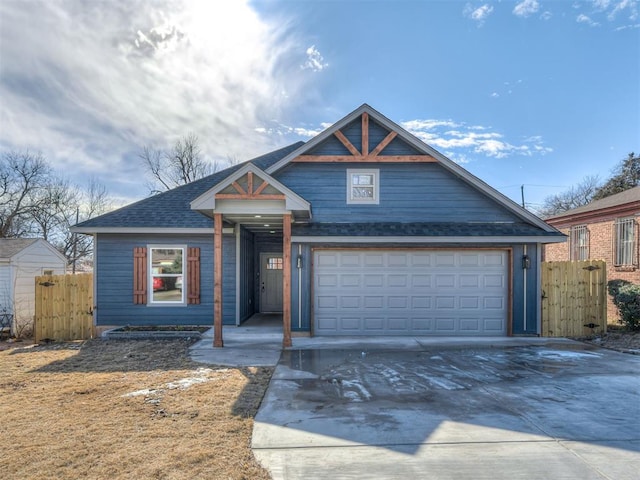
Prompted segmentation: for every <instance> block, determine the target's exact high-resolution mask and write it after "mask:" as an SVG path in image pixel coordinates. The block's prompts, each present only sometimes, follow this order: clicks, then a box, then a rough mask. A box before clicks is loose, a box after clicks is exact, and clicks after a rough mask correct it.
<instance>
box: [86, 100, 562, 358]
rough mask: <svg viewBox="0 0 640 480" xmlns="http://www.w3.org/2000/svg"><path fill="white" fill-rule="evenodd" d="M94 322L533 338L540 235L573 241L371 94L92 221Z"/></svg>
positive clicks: (218, 336)
mask: <svg viewBox="0 0 640 480" xmlns="http://www.w3.org/2000/svg"><path fill="white" fill-rule="evenodd" d="M74 231H76V232H80V233H86V234H91V235H93V236H94V238H95V247H96V251H95V264H94V267H95V272H96V278H97V284H96V294H97V309H96V311H95V315H96V324H97V326H107V325H109V326H111V325H127V324H176V323H184V324H211V323H212V322H213V323H214V326H215V329H214V332H215V334H214V345H216V346H222V344H223V338H222V328H223V327H222V325H230V326H232V325H240V324H241V323H242V322H244V321H245V320H247V319H248V318H249V317H251V316H252V315H254V314H255V313H258V312H281V314H282V318H283V336H284V345H285V346H288V345H291V336H292V335H293V336H296V335H326V336H330V335H409V334H410V335H536V334H539V333H540V291H539V290H540V287H539V278H540V257H541V250H542V245H543V244H545V243H548V242H561V241H564V240H565V236H564V235H562V234H561V233H560V232H559V231H557V230H556V229H555V228H553V227H551V226H549V225H548V224H546V223H545V222H544V221H542V220H540V219H539V218H538V217H536V216H535V215H533V214H531V213H530V212H528V211H526V210H524V209H522V208H520V207H519V206H518V205H517V204H516V203H514V202H512V201H511V200H509V199H508V198H506V197H505V196H503V195H502V194H500V193H499V192H497V191H496V190H494V189H493V188H491V187H490V186H489V185H487V184H486V183H484V182H483V181H481V180H479V179H478V178H476V177H474V176H473V175H471V174H470V173H469V172H467V171H466V170H465V169H463V168H462V167H460V166H459V165H457V164H455V163H454V162H452V161H451V160H449V159H448V158H446V157H445V156H444V155H442V154H441V153H439V152H437V151H436V150H434V149H433V148H431V147H430V146H428V145H426V144H425V143H423V142H422V141H420V140H419V139H418V138H416V137H415V136H413V135H411V134H409V133H408V132H407V131H405V130H404V129H402V128H401V127H400V126H398V125H397V124H396V123H394V122H392V121H391V120H389V119H388V118H386V117H385V116H383V115H382V114H380V113H379V112H377V111H376V110H374V109H373V108H371V107H370V106H368V105H366V104H365V105H362V106H361V107H360V108H358V109H357V110H355V111H353V112H352V113H350V114H349V115H347V116H346V117H344V118H343V119H342V120H340V121H338V122H337V123H335V124H334V125H333V126H331V127H330V128H328V129H326V130H325V131H324V132H322V133H320V134H319V135H318V136H316V137H315V138H313V139H311V140H310V141H308V142H307V143H302V142H298V143H295V144H293V145H290V146H288V147H285V148H281V149H280V150H276V151H274V152H271V153H268V154H266V155H263V156H261V157H258V158H254V159H253V160H250V161H248V162H245V163H242V164H239V165H235V166H233V167H230V168H228V169H226V170H224V171H221V172H218V173H215V174H213V175H211V176H209V177H206V178H203V179H200V180H197V181H195V182H192V183H190V184H188V185H184V186H181V187H178V188H175V189H173V190H171V191H168V192H165V193H162V194H159V195H156V196H153V197H150V198H146V199H144V200H141V201H139V202H137V203H134V204H132V205H129V206H126V207H123V208H121V209H119V210H116V211H113V212H111V213H108V214H105V215H102V216H100V217H96V218H94V219H91V220H88V221H86V222H83V223H80V224H79V225H77V226H76V227H75V228H74Z"/></svg>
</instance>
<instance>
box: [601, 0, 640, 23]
mask: <svg viewBox="0 0 640 480" xmlns="http://www.w3.org/2000/svg"><path fill="white" fill-rule="evenodd" d="M625 11H627V12H628V17H627V18H628V19H629V20H637V18H638V1H637V0H621V1H619V2H615V3H614V6H613V10H612V11H611V12H610V13H609V15H608V18H609V20H614V19H615V18H616V16H617V15H618V14H619V13H622V12H625Z"/></svg>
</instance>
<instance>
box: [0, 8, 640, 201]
mask: <svg viewBox="0 0 640 480" xmlns="http://www.w3.org/2000/svg"><path fill="white" fill-rule="evenodd" d="M34 12H37V15H35V14H34ZM639 78H640V1H637V0H595V1H580V2H579V1H542V0H537V1H536V0H524V1H498V2H483V1H480V2H475V1H473V2H472V1H468V2H467V1H461V2H458V1H347V0H345V1H337V0H336V1H304V2H303V1H277V0H272V1H268V0H260V1H252V2H248V1H234V2H211V1H168V0H167V1H162V0H155V1H122V2H118V1H97V0H94V1H81V0H66V1H44V2H37V1H30V0H20V1H16V0H0V148H1V149H2V150H3V151H6V150H25V149H28V150H30V151H39V152H42V153H43V155H44V156H45V157H46V158H47V159H48V160H49V161H50V162H51V163H52V164H53V165H54V167H55V168H56V169H58V170H59V171H60V172H64V174H65V175H66V176H67V177H68V178H69V179H70V180H71V181H73V182H76V183H79V184H82V183H86V181H87V180H88V178H90V177H92V176H93V177H97V178H99V179H101V181H102V182H103V183H105V184H106V185H107V188H108V189H109V191H110V193H111V195H112V196H113V197H115V198H116V199H117V202H118V203H122V202H127V201H131V200H135V199H138V198H142V197H144V196H146V195H147V194H148V190H147V188H146V186H145V181H144V178H143V170H142V166H141V164H140V162H139V160H138V158H137V155H138V153H139V152H140V151H141V149H142V147H143V146H144V145H149V146H157V147H167V146H170V145H171V144H173V143H174V142H175V141H176V140H177V139H178V138H180V137H182V136H184V135H186V134H189V133H194V134H196V135H197V136H198V137H199V139H200V145H201V148H202V151H203V153H204V154H205V156H206V158H207V159H209V160H210V161H215V162H217V163H218V164H219V165H224V164H225V163H227V162H233V161H242V160H246V159H249V158H251V157H253V156H255V155H258V154H261V153H265V152H268V151H270V150H272V149H274V148H277V147H279V146H283V145H286V144H289V143H292V142H294V141H297V140H308V139H309V138H311V136H312V135H314V134H316V133H319V132H320V131H322V129H323V128H325V127H326V126H328V125H329V124H331V123H333V122H335V121H337V120H339V119H340V118H342V117H343V116H344V115H346V114H348V113H349V112H351V111H352V110H354V109H355V108H357V107H358V106H360V105H361V104H362V103H368V104H370V105H371V106H372V107H374V108H375V109H377V110H378V111H380V112H381V113H383V114H384V115H386V116H387V117H389V118H390V119H391V120H393V121H395V122H397V123H399V124H401V125H402V126H403V127H405V128H406V129H408V130H409V131H411V132H412V133H414V134H416V135H417V136H419V137H420V138H422V139H423V140H424V141H426V142H427V143H428V144H430V145H431V146H433V147H434V148H436V149H437V150H439V151H440V152H442V153H444V154H445V155H447V156H448V157H449V158H451V159H452V160H454V161H456V162H459V163H460V164H462V165H463V166H464V167H465V168H467V169H468V170H469V171H471V172H472V173H473V174H475V175H477V176H478V177H480V178H481V179H482V180H484V181H485V182H487V183H489V184H490V185H492V186H494V187H495V188H497V189H498V190H499V191H501V192H502V193H504V194H506V195H507V196H509V197H511V198H513V199H514V200H516V201H518V202H519V201H520V185H522V184H524V185H525V200H526V202H527V204H528V205H529V206H531V207H532V208H535V207H536V206H537V205H539V204H540V203H541V202H542V200H543V199H544V198H545V197H546V196H547V195H549V194H552V193H556V192H558V191H561V190H563V189H566V188H568V187H569V186H571V185H572V184H575V183H578V182H579V181H580V180H582V179H583V178H584V177H585V176H586V175H600V177H601V178H603V179H604V178H606V177H607V176H608V175H609V174H610V171H611V169H612V168H613V167H614V166H615V165H616V164H617V163H618V162H619V161H620V160H622V159H624V158H626V156H627V154H628V153H629V152H631V151H635V152H640V81H639Z"/></svg>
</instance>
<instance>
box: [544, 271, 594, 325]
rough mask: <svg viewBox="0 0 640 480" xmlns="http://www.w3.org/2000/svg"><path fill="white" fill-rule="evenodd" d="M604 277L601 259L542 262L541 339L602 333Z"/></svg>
mask: <svg viewBox="0 0 640 480" xmlns="http://www.w3.org/2000/svg"><path fill="white" fill-rule="evenodd" d="M606 277H607V275H606V265H605V262H604V261H603V260H585V261H580V262H543V263H542V336H544V337H581V336H586V335H591V334H593V333H600V332H606V331H607V278H606ZM585 325H597V327H593V328H592V327H591V326H585Z"/></svg>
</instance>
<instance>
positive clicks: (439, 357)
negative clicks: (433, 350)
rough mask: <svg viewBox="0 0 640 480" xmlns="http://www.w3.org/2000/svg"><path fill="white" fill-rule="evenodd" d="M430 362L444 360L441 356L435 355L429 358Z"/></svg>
mask: <svg viewBox="0 0 640 480" xmlns="http://www.w3.org/2000/svg"><path fill="white" fill-rule="evenodd" d="M429 360H442V357H441V356H440V355H434V356H433V357H429Z"/></svg>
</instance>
